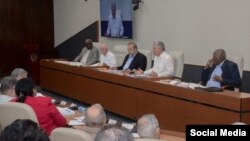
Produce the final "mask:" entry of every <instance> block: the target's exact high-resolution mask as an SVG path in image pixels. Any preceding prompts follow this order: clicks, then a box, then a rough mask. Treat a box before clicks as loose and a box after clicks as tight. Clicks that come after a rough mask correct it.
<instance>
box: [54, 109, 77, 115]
mask: <svg viewBox="0 0 250 141" xmlns="http://www.w3.org/2000/svg"><path fill="white" fill-rule="evenodd" d="M57 109H58V111H59V112H60V113H61V114H62V115H63V116H67V115H74V114H75V111H73V110H70V109H69V108H67V107H66V108H61V107H57Z"/></svg>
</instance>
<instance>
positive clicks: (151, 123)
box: [137, 114, 160, 139]
mask: <svg viewBox="0 0 250 141" xmlns="http://www.w3.org/2000/svg"><path fill="white" fill-rule="evenodd" d="M137 133H138V134H139V136H140V137H141V138H150V139H160V127H159V122H158V120H157V118H156V117H155V115H153V114H146V115H143V116H142V117H141V118H140V119H139V120H138V121H137Z"/></svg>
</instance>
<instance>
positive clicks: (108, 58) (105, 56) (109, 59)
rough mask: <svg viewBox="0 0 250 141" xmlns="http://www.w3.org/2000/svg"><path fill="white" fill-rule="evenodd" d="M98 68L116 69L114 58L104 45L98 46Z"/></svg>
mask: <svg viewBox="0 0 250 141" xmlns="http://www.w3.org/2000/svg"><path fill="white" fill-rule="evenodd" d="M100 52H101V56H100V64H99V65H100V66H108V67H116V57H115V55H114V54H113V53H112V52H110V51H109V48H108V46H107V45H106V44H101V45H100Z"/></svg>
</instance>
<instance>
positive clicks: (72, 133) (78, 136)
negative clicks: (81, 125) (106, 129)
mask: <svg viewBox="0 0 250 141" xmlns="http://www.w3.org/2000/svg"><path fill="white" fill-rule="evenodd" d="M50 140H51V141H91V140H92V138H91V137H90V135H89V134H88V133H86V132H84V131H81V130H78V129H72V128H63V127H59V128H56V129H54V130H53V131H52V132H51V135H50Z"/></svg>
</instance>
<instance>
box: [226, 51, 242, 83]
mask: <svg viewBox="0 0 250 141" xmlns="http://www.w3.org/2000/svg"><path fill="white" fill-rule="evenodd" d="M228 60H230V61H233V62H234V63H236V64H237V65H238V69H239V72H240V77H241V78H242V74H243V66H244V58H243V57H242V56H230V57H229V58H228Z"/></svg>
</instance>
